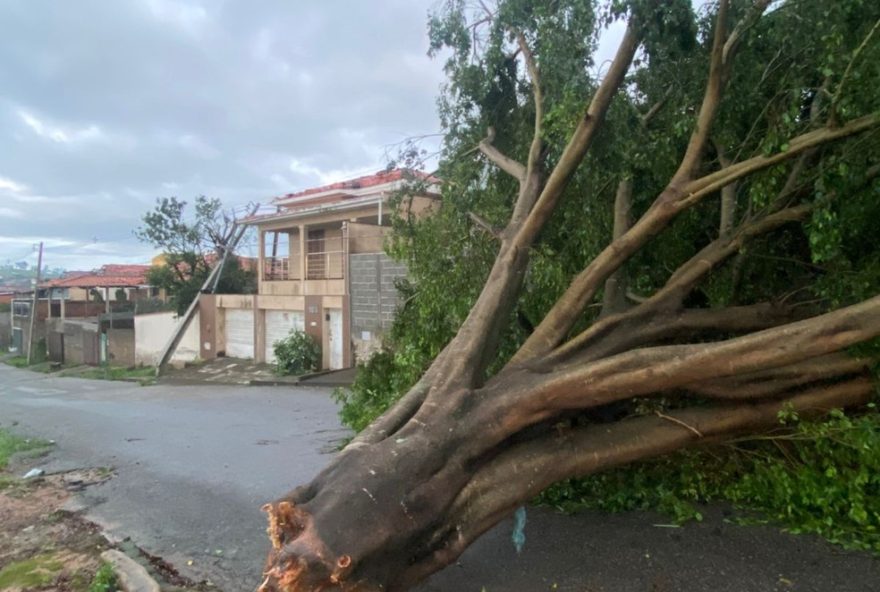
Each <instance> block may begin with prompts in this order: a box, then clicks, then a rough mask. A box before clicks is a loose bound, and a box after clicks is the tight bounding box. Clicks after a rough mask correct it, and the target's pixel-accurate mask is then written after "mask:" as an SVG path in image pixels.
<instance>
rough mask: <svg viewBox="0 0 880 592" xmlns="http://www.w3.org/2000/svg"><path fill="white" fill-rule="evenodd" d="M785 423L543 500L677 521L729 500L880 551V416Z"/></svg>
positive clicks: (603, 476)
mask: <svg viewBox="0 0 880 592" xmlns="http://www.w3.org/2000/svg"><path fill="white" fill-rule="evenodd" d="M780 421H782V422H784V423H785V424H786V425H785V426H781V427H786V428H789V429H787V430H786V431H782V432H778V433H775V434H772V435H769V436H763V437H760V438H758V439H752V440H749V441H743V442H736V443H732V444H729V445H725V446H716V447H713V448H703V449H693V450H683V451H679V452H677V453H675V454H672V455H669V456H665V457H662V458H658V459H656V460H652V461H646V462H641V463H635V464H633V465H630V466H627V467H623V468H620V469H616V470H611V471H606V472H604V473H600V474H597V475H592V476H589V477H585V478H583V479H571V480H568V481H564V482H562V483H558V484H556V485H554V486H552V487H551V488H549V489H548V490H546V491H545V492H544V493H542V494H541V496H540V497H539V498H538V502H539V503H542V504H546V505H551V506H554V507H556V508H558V509H560V510H564V511H568V512H571V511H576V510H579V509H584V508H593V509H600V510H605V511H612V512H616V511H626V510H635V509H649V510H657V511H660V512H663V513H665V514H668V515H670V516H671V517H672V518H673V519H675V520H676V521H678V522H683V521H686V520H689V519H696V520H701V519H702V515H701V514H700V512H699V510H698V508H697V506H696V505H695V504H698V503H705V502H711V501H726V502H730V503H733V504H734V505H735V506H736V507H738V508H741V509H745V510H752V511H756V512H757V513H758V516H759V517H758V518H757V519H754V518H753V519H752V520H757V521H761V522H774V523H777V524H780V525H782V526H784V527H785V528H786V529H787V530H789V531H791V532H796V533H800V532H809V533H814V534H818V535H821V536H822V537H824V538H826V539H827V540H829V541H831V542H833V543H837V544H841V545H843V546H845V547H848V548H856V549H866V550H870V551H873V552H875V553H880V413H878V412H877V411H876V407H874V406H873V404H872V405H870V406H869V411H868V412H867V413H864V414H863V415H854V416H850V415H846V414H845V413H843V412H842V411H833V412H832V413H831V414H830V415H829V416H828V417H827V418H825V419H822V420H816V421H800V420H799V418H798V417H797V415H796V414H780Z"/></svg>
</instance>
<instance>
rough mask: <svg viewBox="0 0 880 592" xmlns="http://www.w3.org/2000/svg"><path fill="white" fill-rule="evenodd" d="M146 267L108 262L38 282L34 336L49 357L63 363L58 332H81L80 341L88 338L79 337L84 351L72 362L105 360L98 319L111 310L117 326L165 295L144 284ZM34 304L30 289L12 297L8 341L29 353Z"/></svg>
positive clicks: (62, 341) (15, 347) (147, 268)
mask: <svg viewBox="0 0 880 592" xmlns="http://www.w3.org/2000/svg"><path fill="white" fill-rule="evenodd" d="M149 268H150V266H149V265H120V264H108V265H103V266H102V267H101V268H99V269H97V270H94V271H72V272H67V273H65V274H64V276H62V277H60V278H56V279H52V280H49V281H46V282H43V283H41V284H40V285H39V286H38V287H37V290H38V292H37V300H36V311H35V318H34V338H35V339H37V340H45V341H46V344H47V348H48V350H49V357H50V359H56V358H57V359H58V361H62V360H63V359H64V358H65V355H64V340H63V338H61V337H57V335H64V334H65V333H67V332H69V331H71V330H75V331H76V333H77V335H79V334H80V333H84V337H83V339H85V340H86V342H87V345H84V346H83V345H80V343H79V341H78V343H77V348H81V349H83V350H84V352H85V353H83V354H82V355H79V356H77V357H76V361H78V362H82V363H100V362H102V361H106V357H107V356H106V352H104V354H103V355H102V351H101V349H100V347H101V345H100V335H101V334H102V333H103V332H102V329H101V325H100V321H101V317H102V316H104V315H110V317H111V319H112V318H113V315H114V314H115V315H116V325H120V324H121V323H123V322H124V318H125V317H126V316H127V317H128V319H129V323H131V316H132V314H133V312H134V310H135V309H136V308H137V306H138V303H143V302H147V301H152V300H164V299H165V294H164V291H163V290H160V289H158V288H154V287H152V286H150V285H149V284H148V283H147V280H146V275H147V271H148V270H149ZM33 305H34V298H33V291H31V292H30V293H18V294H16V296H15V298H14V299H13V300H12V307H11V310H10V315H11V332H12V336H11V337H12V339H11V345H12V347H13V349H15V350H17V351H19V352H25V351H28V348H29V346H30V337H29V332H30V318H31V307H32V306H33ZM71 328H73V329H71ZM77 339H78V340H79V338H77ZM53 340H54V341H53ZM68 342H69V340H68ZM92 342H94V344H93V343H92ZM68 345H70V343H68ZM68 350H70V348H69V347H68ZM68 353H69V352H68ZM67 357H70V356H67Z"/></svg>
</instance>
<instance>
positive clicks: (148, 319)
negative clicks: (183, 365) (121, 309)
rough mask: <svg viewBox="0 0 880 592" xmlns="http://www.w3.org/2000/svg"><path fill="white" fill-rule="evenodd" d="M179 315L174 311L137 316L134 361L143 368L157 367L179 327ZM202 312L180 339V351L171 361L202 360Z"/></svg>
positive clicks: (175, 353) (135, 321) (197, 314)
mask: <svg viewBox="0 0 880 592" xmlns="http://www.w3.org/2000/svg"><path fill="white" fill-rule="evenodd" d="M177 321H178V319H177V315H176V314H174V313H173V312H154V313H150V314H143V315H135V317H134V362H135V364H139V365H140V364H142V365H144V366H155V365H156V364H157V363H158V362H159V356H161V355H162V349H164V347H165V346H166V345H167V344H168V340H169V339H171V333H172V332H173V331H174V329H175V328H176V327H177ZM199 332H200V330H199V313H198V312H196V314H195V317H193V320H192V322H191V323H190V324H189V327H188V328H187V330H186V333H184V335H183V339H181V340H180V345H178V346H177V351H175V352H174V354H173V355H172V356H171V361H172V362H192V361H195V360H196V359H198V357H199Z"/></svg>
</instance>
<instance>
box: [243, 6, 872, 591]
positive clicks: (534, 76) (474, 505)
mask: <svg viewBox="0 0 880 592" xmlns="http://www.w3.org/2000/svg"><path fill="white" fill-rule="evenodd" d="M768 4H769V1H766V0H759V1H757V2H755V4H754V7H753V10H752V11H750V12H749V13H748V14H747V15H746V17H745V18H744V19H743V21H741V22H740V23H738V24H736V25H735V26H734V27H732V28H731V27H730V26H729V23H728V22H727V21H728V18H729V16H728V2H727V1H726V0H722V1H721V2H720V3H719V10H718V15H717V20H716V26H715V32H714V38H713V43H712V50H711V56H710V71H709V79H708V82H707V85H706V89H705V93H704V97H703V101H702V104H701V106H700V109H699V111H698V114H697V116H696V118H695V121H694V128H693V131H692V133H691V137H690V141H689V143H688V146H687V148H686V150H685V152H684V154H683V156H682V159H681V162H680V163H679V166H678V168H677V171H676V172H675V174H674V175H673V176H672V178H671V179H670V180H669V182H668V183H667V184H666V187H665V189H664V190H663V191H662V192H661V193H660V194H659V195H657V196H656V198H655V200H654V201H653V204H652V205H651V206H650V207H649V208H648V210H647V211H646V212H645V213H644V214H643V215H642V216H641V217H640V218H639V219H638V220H637V221H636V222H635V223H634V224H632V225H631V226H630V225H629V224H628V223H624V222H623V220H624V217H625V215H624V214H625V212H626V210H627V209H628V206H627V203H628V202H630V201H631V189H632V188H631V186H626V185H625V184H624V183H625V182H624V183H622V184H621V187H620V188H619V191H618V195H619V197H620V199H619V200H618V207H616V210H618V213H619V214H620V224H619V225H616V227H617V228H616V231H615V236H614V238H613V240H612V241H611V243H610V244H609V246H608V247H607V248H606V249H605V250H604V251H602V252H601V253H600V254H599V255H598V256H597V257H596V258H595V259H594V260H593V261H591V262H590V263H589V264H588V265H587V266H586V267H585V268H584V270H583V271H582V272H581V273H580V274H578V275H576V277H575V278H574V280H573V281H572V283H571V285H570V286H569V288H568V289H567V290H566V291H565V293H564V294H563V295H562V296H561V298H560V299H559V300H558V301H557V303H556V304H555V305H554V306H553V307H552V308H551V309H550V311H549V313H548V314H547V316H546V317H545V318H544V319H543V321H542V322H541V323H540V324H539V325H538V326H537V327H536V329H535V331H534V332H533V333H532V334H531V335H530V336H529V337H528V339H527V340H526V341H525V344H524V345H523V346H522V348H521V349H520V350H519V351H518V352H517V353H516V355H515V356H514V357H513V358H512V360H511V361H510V362H509V363H508V364H507V365H506V366H504V368H502V369H501V370H500V371H499V372H497V373H496V374H495V375H494V376H488V375H487V371H486V368H487V366H488V365H489V363H490V362H491V361H492V360H494V359H495V357H496V354H497V345H498V343H497V340H498V337H499V335H500V333H501V329H502V327H503V325H504V323H505V322H506V321H507V319H508V318H509V316H510V313H511V311H512V310H513V307H514V305H515V303H516V302H517V299H518V298H519V293H520V291H521V288H522V284H523V280H524V276H525V273H526V270H527V266H528V259H529V257H528V255H529V250H530V249H531V248H532V246H533V244H534V242H535V241H536V239H537V237H538V235H539V233H540V231H541V229H542V228H543V226H544V225H545V223H546V222H547V220H548V219H549V217H550V215H551V214H552V212H553V210H554V209H555V207H556V204H557V202H558V200H559V198H560V196H561V195H562V193H563V192H564V190H565V188H566V186H567V184H568V182H569V180H570V179H571V177H572V175H573V174H574V172H575V170H576V169H577V167H578V166H580V165H581V163H582V161H583V159H584V156H585V154H586V153H587V151H588V150H589V148H590V145H591V143H592V141H593V139H594V138H595V136H596V134H597V132H598V130H599V127H600V125H601V122H602V121H603V119H604V117H605V114H606V112H607V110H608V107H609V105H610V102H611V100H612V98H613V97H614V95H615V94H616V93H617V92H618V90H619V88H620V86H621V85H622V84H623V81H624V77H625V75H626V73H627V70H628V68H629V65H630V63H631V62H632V60H633V56H634V55H635V54H636V51H637V49H638V47H639V43H640V38H641V31H640V28H639V26H638V23H635V22H631V23H630V24H629V26H628V28H627V31H626V33H625V35H624V38H623V40H622V42H621V44H620V47H619V49H618V52H617V54H616V57H615V59H614V61H613V63H612V65H611V67H610V69H609V71H608V74H607V75H606V77H605V79H604V80H603V82H602V83H601V84H600V85H599V87H598V89H597V91H596V93H595V95H594V96H593V97H592V99H591V100H590V101H589V104H588V106H587V107H586V109H585V114H584V116H583V117H582V118H581V120H580V121H579V122H578V124H577V126H576V128H575V130H574V131H573V133H572V136H571V138H570V140H569V142H568V144H567V145H566V147H565V149H564V150H563V152H562V153H561V155H559V157H558V159H557V161H556V165H555V166H554V167H553V168H552V169H551V170H549V171H544V170H543V168H544V163H543V161H542V159H543V157H542V137H541V129H542V123H543V121H542V117H543V112H544V106H543V100H544V99H543V92H542V89H541V78H540V71H539V69H538V62H537V59H536V57H535V55H534V54H533V52H532V50H531V49H532V48H529V47H528V45H527V44H526V40H525V38H524V37H523V36H522V35H520V34H518V33H517V32H513V33H514V35H513V36H514V38H515V39H516V40H517V43H518V45H519V46H520V53H521V54H522V55H523V58H524V60H525V61H526V70H527V72H528V75H529V81H530V83H531V84H532V88H533V93H534V100H535V107H536V109H535V112H536V118H535V133H534V136H533V138H532V142H531V145H530V149H529V156H528V161H527V162H526V163H525V164H521V163H518V162H516V161H515V160H513V159H511V158H509V157H507V156H505V155H504V154H502V153H501V152H500V151H499V150H497V149H496V148H495V147H494V146H493V145H492V134H491V133H490V134H489V137H487V139H486V140H484V141H483V142H482V143H481V144H480V145H479V147H478V150H479V151H480V152H481V153H482V154H483V155H484V156H485V157H486V158H487V159H488V160H489V161H490V162H491V163H493V164H494V165H495V166H498V167H499V168H500V169H501V170H503V171H506V172H507V173H509V174H510V175H512V176H513V177H514V178H516V179H517V180H518V181H519V193H518V195H517V199H516V201H515V205H514V207H513V209H512V212H511V216H510V221H509V223H508V225H507V226H506V228H504V229H503V230H501V231H500V232H499V233H498V239H499V240H498V254H497V258H496V260H495V263H494V265H493V266H492V268H491V271H490V272H489V275H488V277H487V279H486V282H485V285H484V287H483V290H482V292H481V294H480V295H479V297H478V298H477V300H476V302H475V304H474V305H473V308H472V309H471V311H470V314H469V315H468V317H467V319H466V320H465V321H464V323H463V325H462V327H461V328H460V330H459V332H458V333H457V335H456V336H455V337H454V338H453V339H452V341H451V342H450V343H449V345H447V347H446V348H445V349H444V350H443V351H442V352H441V354H440V355H439V356H438V358H437V359H436V360H435V361H434V363H433V364H432V365H431V367H430V368H429V369H428V370H427V372H426V373H425V375H424V376H423V377H422V379H421V380H420V381H419V382H418V383H417V384H416V385H415V386H414V387H413V388H412V389H410V391H409V392H408V393H407V394H405V395H404V396H403V398H402V399H401V400H400V401H399V402H398V403H397V404H396V405H394V406H393V407H392V408H391V409H390V410H388V411H387V412H386V413H385V414H384V415H383V416H382V417H380V418H379V419H378V420H376V421H375V422H374V423H373V424H372V425H371V426H370V427H368V428H367V429H366V430H364V431H363V432H362V433H361V434H360V435H359V436H358V437H356V438H355V439H354V440H353V441H352V442H351V443H350V444H349V445H348V446H347V447H346V448H345V449H344V450H342V451H341V452H340V453H339V454H338V455H337V456H336V457H335V458H334V460H333V461H332V462H331V463H330V464H329V466H327V467H326V468H325V469H324V470H323V471H322V472H321V473H320V474H319V475H318V476H317V477H316V478H315V479H314V480H313V481H312V482H310V483H308V484H306V485H303V486H301V487H299V488H297V489H295V490H293V491H292V492H290V493H289V494H287V495H286V496H284V497H283V498H281V499H280V500H277V501H276V502H274V503H271V504H267V505H266V506H265V507H264V509H265V510H266V512H267V513H268V515H269V530H268V532H269V538H270V541H271V543H272V550H271V551H270V553H269V557H268V559H267V564H266V568H265V570H264V579H263V583H262V585H261V587H260V590H262V591H269V590H279V591H283V592H317V591H327V590H342V591H352V592H353V591H357V592H362V591H363V592H366V591H370V592H372V591H380V590H381V591H392V592H393V591H395V590H405V589H407V588H408V587H410V586H412V585H414V584H415V583H417V582H419V581H420V580H422V579H424V578H425V577H427V576H428V575H430V574H431V573H433V572H434V571H436V570H438V569H440V568H442V567H444V566H445V565H448V564H449V563H450V562H452V561H454V560H455V558H456V557H458V556H459V555H460V554H461V553H462V552H463V551H464V549H465V548H466V547H467V546H468V545H469V544H470V543H471V542H473V541H474V540H475V539H476V538H477V537H478V536H479V535H480V534H481V533H483V532H485V531H486V530H487V529H488V528H490V527H491V526H492V525H494V524H496V523H497V522H498V521H499V520H501V519H502V518H504V517H505V516H506V515H508V514H509V513H510V512H511V511H512V510H513V509H514V508H515V507H517V506H519V505H521V504H523V503H526V502H527V501H528V500H529V499H531V498H532V497H533V496H534V495H535V494H537V493H539V492H540V491H541V490H542V489H544V488H545V487H547V486H548V485H550V484H552V483H554V482H556V481H558V480H561V479H565V478H569V477H573V476H580V475H587V474H590V473H593V472H596V471H599V470H603V469H606V468H609V467H613V466H618V465H621V464H623V463H627V462H632V461H635V460H639V459H644V458H648V457H651V456H656V455H658V454H664V453H667V452H670V451H673V450H676V449H678V448H681V447H683V446H689V445H694V444H700V443H705V442H715V441H719V440H723V439H725V438H730V437H733V436H737V435H739V434H742V433H747V432H755V431H758V430H762V429H768V428H771V427H773V426H774V425H775V424H776V422H777V413H778V411H779V410H780V409H782V408H783V407H784V406H788V405H791V406H793V407H794V409H796V410H798V411H799V412H801V413H804V414H810V413H821V412H823V411H826V410H828V409H832V408H839V407H848V406H853V405H859V404H862V403H864V402H865V401H866V400H867V399H868V397H869V396H870V393H871V391H872V389H873V383H872V381H871V379H870V377H869V376H868V375H867V374H866V372H865V367H866V364H868V362H869V361H867V360H863V359H853V358H850V357H848V356H846V355H845V354H843V353H841V352H842V351H843V350H844V349H845V348H847V347H849V346H851V345H854V344H857V343H860V342H862V341H865V340H868V339H872V338H874V337H877V336H878V335H880V296H876V297H874V298H871V299H868V300H866V301H864V302H862V303H859V304H855V305H852V306H849V307H846V308H842V309H840V310H837V311H832V312H826V313H824V314H820V315H817V316H813V317H810V318H804V314H805V311H804V309H803V308H799V307H793V306H787V305H783V304H780V303H770V302H768V303H759V304H752V305H748V306H738V307H730V308H725V309H688V308H685V307H684V302H685V298H686V296H687V295H688V294H689V293H690V292H691V291H692V290H693V289H694V288H695V287H696V286H697V285H698V284H699V282H700V281H702V280H703V279H705V277H706V276H707V274H709V273H710V272H711V271H712V270H713V269H715V268H716V267H717V266H718V265H720V264H721V263H722V262H724V261H726V260H727V259H728V258H729V257H731V256H733V255H735V254H736V253H737V252H738V251H739V250H740V248H741V247H742V245H743V244H744V243H745V242H746V241H748V240H750V239H752V238H754V237H756V236H760V235H764V234H766V233H768V232H772V231H774V230H776V229H778V228H780V227H781V226H783V225H786V224H792V223H799V222H801V221H802V220H803V219H804V218H805V217H806V216H807V215H808V214H809V213H810V212H811V206H809V205H795V204H790V203H788V201H786V202H785V203H781V204H779V205H778V207H774V208H770V209H768V211H766V212H762V213H760V215H757V216H751V217H748V218H747V219H746V220H743V221H742V222H741V223H740V225H739V226H734V225H733V222H732V216H731V215H727V216H725V217H724V219H725V222H724V223H723V224H721V226H720V228H719V230H720V232H719V236H718V238H717V239H715V240H713V241H711V242H710V243H709V244H708V245H707V246H706V247H704V248H703V249H701V250H700V251H699V252H698V253H697V254H695V255H694V257H693V258H691V259H690V260H689V261H687V262H685V263H684V264H683V265H682V266H681V267H680V268H679V269H678V270H676V271H674V272H673V273H672V274H671V276H670V278H669V280H668V281H667V283H666V285H665V286H663V287H662V288H661V289H659V290H658V291H657V292H656V293H655V294H653V295H651V296H650V297H648V298H646V299H645V300H644V301H643V302H640V303H638V304H637V305H636V306H633V307H631V308H623V307H621V308H618V307H617V305H616V304H609V308H610V309H612V310H609V311H608V314H605V315H603V316H602V317H601V318H600V319H599V320H597V321H596V322H595V323H593V324H592V325H591V326H590V327H588V328H587V329H586V330H584V331H582V332H580V333H579V334H577V335H572V328H573V327H575V325H576V324H577V322H578V321H579V320H580V319H581V317H582V315H583V311H584V310H585V308H586V307H587V306H588V305H590V304H591V303H592V301H593V299H594V297H595V296H596V293H597V291H598V290H600V289H601V288H602V286H603V285H606V290H607V291H608V292H609V293H611V294H612V295H613V299H614V301H615V302H619V298H620V295H621V293H625V290H623V291H621V290H620V286H619V282H618V285H617V287H614V285H613V284H612V285H611V289H610V290H609V289H608V288H607V285H608V283H609V282H610V281H611V280H613V279H614V278H615V277H616V276H615V274H619V272H620V270H621V267H622V266H623V265H624V264H625V263H626V261H627V260H628V259H630V258H631V257H632V256H633V255H634V254H635V253H637V252H638V251H639V250H641V249H643V248H645V247H646V245H648V243H649V241H650V240H651V239H652V238H653V237H654V236H656V235H657V234H658V233H660V232H662V231H663V230H664V229H666V228H667V227H668V225H669V224H670V223H671V222H672V221H673V220H674V219H675V218H676V216H678V215H679V214H680V213H681V212H683V211H685V210H687V209H688V208H691V207H693V206H695V205H696V204H698V203H699V202H700V201H701V200H703V199H704V198H706V197H708V196H710V195H718V193H719V192H722V193H723V192H724V190H725V188H728V191H727V194H726V197H727V202H728V210H730V204H729V202H730V201H731V200H732V197H731V194H730V192H729V191H730V190H729V188H731V187H733V184H734V183H736V182H738V181H740V180H742V179H745V178H747V177H748V176H749V175H752V174H754V173H756V172H759V171H762V170H765V169H767V168H768V167H771V166H774V165H778V164H782V163H785V162H787V161H789V160H791V159H794V158H796V157H800V156H801V155H803V154H808V153H811V152H810V151H813V150H815V149H816V148H818V147H821V146H823V145H826V144H828V143H829V142H833V141H838V140H843V139H845V138H848V137H850V136H853V135H855V134H858V133H861V132H864V131H866V130H869V129H874V128H876V127H877V126H878V125H880V115H878V114H872V115H868V116H865V117H862V118H859V119H854V120H852V121H850V122H848V123H841V124H839V125H835V126H834V127H824V128H819V129H815V130H812V131H809V132H806V133H804V134H802V135H800V136H797V137H795V138H792V139H790V140H789V141H788V142H787V144H788V147H787V149H786V150H785V151H783V152H778V153H774V154H764V155H759V156H754V157H751V158H747V159H745V160H742V161H740V162H734V163H729V162H726V161H725V162H724V163H723V167H722V168H721V169H720V170H716V171H713V172H710V173H708V174H704V175H703V176H699V175H700V171H701V170H704V169H705V167H703V162H702V159H703V153H704V151H705V148H706V144H707V142H708V139H709V137H710V133H711V129H712V125H713V122H714V119H715V116H716V114H717V112H718V109H719V104H720V101H721V98H722V96H723V94H724V91H725V88H726V84H727V80H728V78H729V74H730V68H731V64H732V60H733V58H734V55H735V53H736V48H737V47H738V45H739V44H740V42H741V39H742V36H743V35H744V34H745V32H746V30H747V29H748V28H749V27H750V24H751V23H752V22H753V21H754V20H755V19H756V18H758V16H760V14H761V12H763V10H764V9H766V7H767V5H768ZM490 19H491V13H490ZM729 31H732V32H729ZM728 213H729V212H728ZM617 277H618V278H619V276H617ZM609 298H610V296H609ZM670 394H674V395H676V396H677V397H679V398H680V399H681V401H682V402H683V405H682V408H681V409H678V410H675V411H669V412H668V413H666V414H660V415H658V416H643V417H637V418H631V419H629V420H624V421H618V422H612V423H610V424H591V425H588V426H586V427H582V428H570V429H565V430H563V431H561V432H560V431H559V430H557V429H554V426H557V425H558V424H559V422H560V420H562V419H565V418H568V417H570V416H571V414H572V413H583V412H585V411H589V410H594V409H597V408H601V407H603V406H606V405H609V404H611V403H616V402H619V401H624V400H627V399H630V398H632V397H665V396H668V395H670Z"/></svg>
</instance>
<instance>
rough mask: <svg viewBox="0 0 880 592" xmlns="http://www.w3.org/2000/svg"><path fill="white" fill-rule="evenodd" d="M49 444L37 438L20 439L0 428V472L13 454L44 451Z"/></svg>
mask: <svg viewBox="0 0 880 592" xmlns="http://www.w3.org/2000/svg"><path fill="white" fill-rule="evenodd" d="M49 446H51V444H50V443H49V442H47V441H45V440H41V439H39V438H22V437H21V436H17V435H15V434H13V433H12V432H10V431H9V430H7V429H5V428H0V470H2V469H5V468H6V466H7V465H8V464H9V459H10V458H11V457H12V455H13V454H18V453H25V452H30V453H34V452H36V451H43V450H46V449H47V448H48V447H49Z"/></svg>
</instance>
